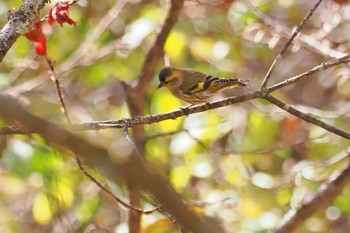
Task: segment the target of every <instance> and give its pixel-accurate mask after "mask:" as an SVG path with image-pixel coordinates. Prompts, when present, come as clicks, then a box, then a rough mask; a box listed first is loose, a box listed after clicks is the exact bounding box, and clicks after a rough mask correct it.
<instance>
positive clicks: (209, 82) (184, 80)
mask: <svg viewBox="0 0 350 233" xmlns="http://www.w3.org/2000/svg"><path fill="white" fill-rule="evenodd" d="M159 82H160V83H159V86H158V88H161V87H163V86H166V87H167V88H168V89H169V91H170V92H171V93H172V94H173V95H174V96H175V97H177V98H179V99H182V100H184V101H186V102H188V103H191V104H199V103H205V102H208V101H210V99H211V97H213V96H214V95H216V94H218V93H220V92H221V91H223V90H225V89H227V88H234V87H246V86H247V85H248V80H241V79H237V78H229V79H224V78H218V77H214V76H211V75H209V74H204V73H202V72H199V71H196V70H193V69H187V68H175V67H170V66H168V67H165V68H163V69H162V70H161V71H160V72H159Z"/></svg>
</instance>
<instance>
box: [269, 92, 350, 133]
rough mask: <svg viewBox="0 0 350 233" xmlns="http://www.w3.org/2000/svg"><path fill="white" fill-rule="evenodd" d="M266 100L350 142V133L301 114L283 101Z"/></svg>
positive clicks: (272, 98) (273, 98) (271, 98)
mask: <svg viewBox="0 0 350 233" xmlns="http://www.w3.org/2000/svg"><path fill="white" fill-rule="evenodd" d="M264 99H266V100H267V101H269V102H270V103H272V104H274V105H276V106H277V107H279V108H281V109H283V110H285V111H287V112H289V113H290V114H292V115H294V116H296V117H298V118H300V119H303V120H304V121H306V122H309V123H311V124H313V125H317V126H319V127H321V128H323V129H325V130H327V131H329V132H332V133H334V134H336V135H339V136H341V137H343V138H346V139H349V140H350V133H347V132H345V131H343V130H340V129H338V128H336V127H334V126H331V125H329V124H327V123H325V122H323V121H320V120H318V119H316V118H314V117H312V116H310V115H307V114H305V113H303V112H300V111H299V110H297V109H295V108H293V107H291V106H289V105H288V104H285V103H283V102H282V101H280V100H278V99H276V98H275V97H273V96H271V95H266V96H265V97H264Z"/></svg>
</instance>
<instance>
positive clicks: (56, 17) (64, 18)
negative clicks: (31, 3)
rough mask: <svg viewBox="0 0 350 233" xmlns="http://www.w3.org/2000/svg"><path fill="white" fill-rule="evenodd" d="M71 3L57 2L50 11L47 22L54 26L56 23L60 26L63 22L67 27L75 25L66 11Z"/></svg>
mask: <svg viewBox="0 0 350 233" xmlns="http://www.w3.org/2000/svg"><path fill="white" fill-rule="evenodd" d="M72 2H73V1H67V2H58V3H56V4H55V5H54V6H53V7H52V8H51V10H50V13H49V15H48V17H47V18H48V22H49V23H50V24H54V23H55V22H57V23H58V24H59V25H61V26H62V24H63V23H64V22H66V23H68V24H69V25H72V24H73V25H74V26H75V25H76V22H75V21H74V20H72V19H71V18H70V17H69V14H68V10H69V7H70V5H71V4H72Z"/></svg>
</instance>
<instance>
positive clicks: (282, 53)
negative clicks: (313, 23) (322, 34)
mask: <svg viewBox="0 0 350 233" xmlns="http://www.w3.org/2000/svg"><path fill="white" fill-rule="evenodd" d="M321 2H322V0H318V1H317V2H316V4H315V5H314V6H313V7H312V8H311V10H310V11H309V13H308V14H307V15H306V16H305V18H304V19H303V21H301V23H300V24H299V25H298V26H297V27H296V29H295V30H294V32H293V34H292V35H291V37H290V38H289V40H288V41H287V43H286V44H285V45H284V46H283V48H282V50H281V51H280V52H279V53H278V55H277V56H276V58H275V60H274V61H273V63H272V65H271V66H270V69H269V71H268V72H267V73H266V76H265V78H264V80H263V82H262V84H261V90H264V89H266V86H267V83H268V82H269V79H270V78H271V75H272V73H273V71H274V70H275V68H276V66H277V64H278V63H279V62H280V60H281V59H282V57H283V55H284V54H285V53H286V52H287V49H288V48H289V46H290V45H291V44H292V42H293V40H294V38H295V37H296V36H297V35H298V33H299V32H300V31H301V29H303V27H304V26H305V24H306V23H307V21H309V19H310V17H311V16H312V14H313V13H314V12H315V10H316V9H317V7H318V6H319V5H320V4H321Z"/></svg>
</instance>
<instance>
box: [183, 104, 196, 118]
mask: <svg viewBox="0 0 350 233" xmlns="http://www.w3.org/2000/svg"><path fill="white" fill-rule="evenodd" d="M193 105H194V104H190V105H188V106H186V107H180V109H181V112H182V113H183V114H184V115H186V116H188V109H189V108H190V107H192V106H193Z"/></svg>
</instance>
